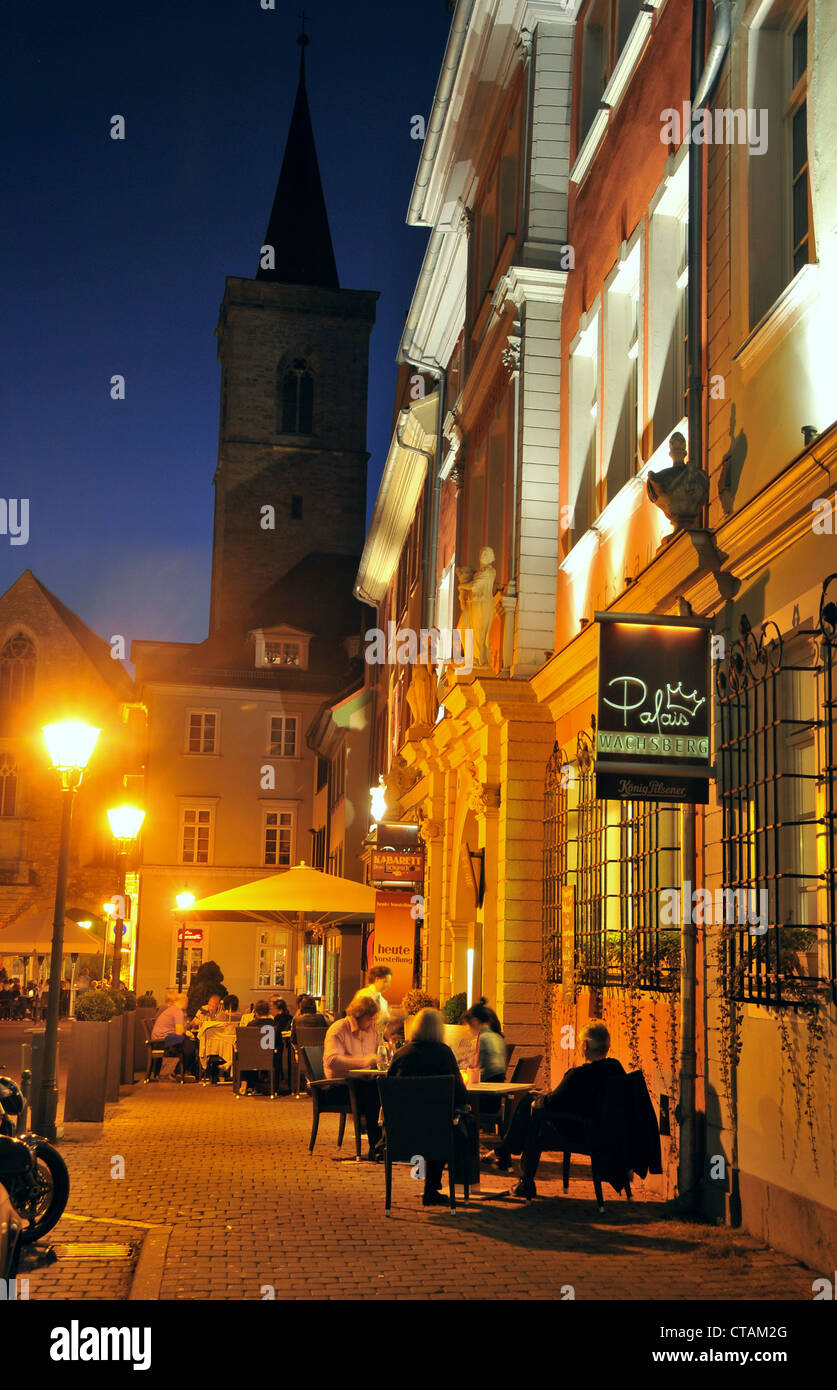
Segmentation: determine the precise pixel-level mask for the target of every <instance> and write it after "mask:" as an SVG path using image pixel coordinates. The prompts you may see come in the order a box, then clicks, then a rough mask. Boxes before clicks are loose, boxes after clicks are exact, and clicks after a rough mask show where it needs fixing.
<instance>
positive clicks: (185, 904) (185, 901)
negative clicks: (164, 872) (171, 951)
mask: <svg viewBox="0 0 837 1390" xmlns="http://www.w3.org/2000/svg"><path fill="white" fill-rule="evenodd" d="M194 901H195V895H194V893H178V895H177V897H176V898H175V902H176V903H177V906H178V907H179V908H180V911H181V912H186V911H187V909H188V908H190V907H191V906H192V903H193V902H194ZM185 966H186V918H185V917H181V919H180V951H179V953H178V957H177V990H178V993H180V992H181V990H182V989H183V975H184V970H185Z"/></svg>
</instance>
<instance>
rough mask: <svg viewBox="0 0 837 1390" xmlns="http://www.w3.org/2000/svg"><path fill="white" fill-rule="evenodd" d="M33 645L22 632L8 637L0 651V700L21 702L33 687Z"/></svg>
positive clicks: (6, 702) (30, 693)
mask: <svg viewBox="0 0 837 1390" xmlns="http://www.w3.org/2000/svg"><path fill="white" fill-rule="evenodd" d="M35 660H36V657H35V647H34V644H33V643H32V642H31V641H30V639H29V638H28V637H26V636H24V634H23V633H22V632H17V633H15V635H14V637H10V638H9V640H8V641H7V642H6V643H5V644H4V646H3V649H2V651H0V702H2V703H3V704H9V705H19V704H22V703H23V701H24V700H28V699H29V698H30V696H31V695H32V692H33V690H34V689H35Z"/></svg>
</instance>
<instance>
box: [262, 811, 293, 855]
mask: <svg viewBox="0 0 837 1390" xmlns="http://www.w3.org/2000/svg"><path fill="white" fill-rule="evenodd" d="M268 816H288V818H289V826H288V827H287V828H288V829H289V830H290V836H289V838H288V862H287V864H280V863H278V858H279V835H278V832H279V831H280V830H282V829H285V827H284V826H282V825H277V826H276V827H275V829H276V831H277V836H276V857H277V862H276V863H275V864H272V863H271V862H270V860H269V859H268V857H267V832H268V830H270V829H272V828H274V827H271V826H269V825H268V823H267V822H268ZM296 819H297V817H296V807H294V806H286V805H283V804H282V803H280V802H276V803H273V804H270V805H263V806H262V832H261V855H260V862H261V863H262V864H263V865H264V866H265V867H266V868H268V869H290V868H292V867H293V864H294V860H295V858H296Z"/></svg>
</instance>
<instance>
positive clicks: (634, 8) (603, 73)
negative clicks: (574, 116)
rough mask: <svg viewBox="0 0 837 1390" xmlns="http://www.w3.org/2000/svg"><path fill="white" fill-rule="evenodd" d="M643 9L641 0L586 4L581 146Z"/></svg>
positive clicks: (580, 116) (582, 64) (583, 31)
mask: <svg viewBox="0 0 837 1390" xmlns="http://www.w3.org/2000/svg"><path fill="white" fill-rule="evenodd" d="M640 9H641V0H590V3H589V4H588V5H587V8H586V10H585V12H584V16H583V20H582V29H581V35H582V40H581V42H582V48H581V100H580V108H579V128H578V146H579V148H580V146H581V144H582V141H583V140H584V137H585V135H586V134H587V132H588V130H589V129H590V127H591V125H592V124H593V119H594V117H595V115H596V112H597V110H598V109H599V102H600V100H601V97H602V93H603V92H604V89H605V87H606V86H607V84H608V82H609V80H610V77H611V75H612V73H613V69H614V68H615V66H616V63H617V61H618V58H619V55H620V53H621V52H622V49H623V48H624V47H625V44H626V43H627V42H628V37H629V35H630V32H631V29H632V28H633V26H634V24H635V22H636V19H637V16H638V14H639V12H640Z"/></svg>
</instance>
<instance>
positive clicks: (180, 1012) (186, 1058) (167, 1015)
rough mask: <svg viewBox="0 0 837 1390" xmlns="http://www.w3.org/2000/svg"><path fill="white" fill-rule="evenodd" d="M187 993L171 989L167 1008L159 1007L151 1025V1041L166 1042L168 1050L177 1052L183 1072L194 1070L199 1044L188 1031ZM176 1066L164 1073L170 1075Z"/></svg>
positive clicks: (167, 999) (168, 994)
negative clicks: (179, 992)
mask: <svg viewBox="0 0 837 1390" xmlns="http://www.w3.org/2000/svg"><path fill="white" fill-rule="evenodd" d="M185 1009H186V995H185V994H178V993H177V992H176V991H173V990H170V991H168V993H167V995H166V1005H165V1008H162V1009H158V1011H157V1016H156V1018H155V1019H154V1022H153V1024H152V1026H151V1041H152V1042H162V1043H164V1044H165V1047H166V1051H167V1052H169V1053H171V1054H176V1055H177V1057H178V1058H179V1059H180V1060H179V1065H180V1067H181V1068H182V1069H183V1072H184V1073H185V1072H186V1071H192V1072H194V1067H195V1056H196V1052H197V1046H196V1044H195V1040H194V1038H193V1037H191V1036H189V1035H188V1034H187V1033H186V1014H185ZM175 1070H176V1067H174V1066H172V1067H169V1068H168V1069H167V1071H166V1072H165V1073H161V1074H164V1075H166V1076H170V1075H171V1073H172V1072H173V1071H175Z"/></svg>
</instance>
